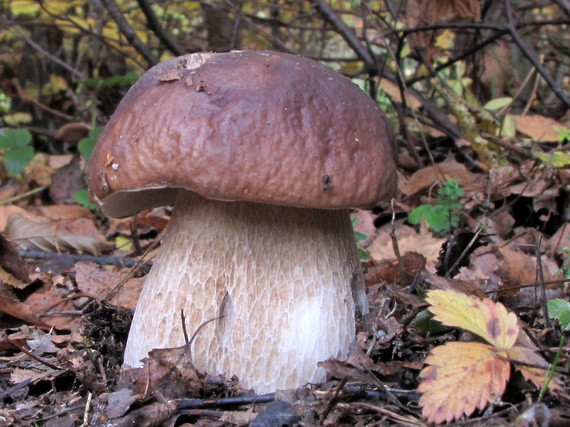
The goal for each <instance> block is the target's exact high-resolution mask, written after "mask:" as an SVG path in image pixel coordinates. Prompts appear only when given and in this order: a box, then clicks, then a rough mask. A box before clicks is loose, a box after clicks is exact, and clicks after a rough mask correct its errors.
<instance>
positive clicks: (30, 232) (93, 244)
mask: <svg viewBox="0 0 570 427" xmlns="http://www.w3.org/2000/svg"><path fill="white" fill-rule="evenodd" d="M4 234H5V235H6V237H7V238H8V239H10V240H12V241H15V242H18V243H19V244H21V245H22V246H24V247H29V246H32V245H34V246H36V247H38V248H40V249H42V250H44V251H47V252H81V253H88V254H98V253H100V252H101V251H103V250H105V249H111V248H112V247H113V245H112V244H109V243H108V242H105V241H104V240H102V239H101V238H99V239H98V238H95V237H92V236H82V235H78V234H70V233H67V232H65V231H63V230H60V229H58V228H57V227H54V226H51V225H49V224H42V223H37V222H34V221H31V220H29V219H28V218H26V217H24V216H22V215H20V214H13V215H10V217H9V218H8V221H7V223H6V228H5V230H4Z"/></svg>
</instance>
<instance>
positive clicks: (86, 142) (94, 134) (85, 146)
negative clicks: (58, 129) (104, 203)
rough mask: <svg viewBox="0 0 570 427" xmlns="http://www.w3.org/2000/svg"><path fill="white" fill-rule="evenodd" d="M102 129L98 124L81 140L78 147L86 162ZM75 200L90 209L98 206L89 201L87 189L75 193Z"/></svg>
mask: <svg viewBox="0 0 570 427" xmlns="http://www.w3.org/2000/svg"><path fill="white" fill-rule="evenodd" d="M102 131H103V127H102V126H96V127H94V128H93V129H91V131H89V135H88V136H87V138H83V139H82V140H81V141H79V144H78V145H77V149H78V150H79V153H80V154H81V155H82V156H83V158H84V159H85V161H86V162H88V161H89V159H90V158H91V153H92V152H93V148H94V147H95V144H96V143H97V138H99V134H100V133H101V132H102ZM75 200H76V201H77V203H79V204H80V205H81V206H84V207H86V208H89V209H96V208H97V205H95V204H93V203H91V202H90V201H89V194H88V192H87V190H78V191H77V192H76V193H75Z"/></svg>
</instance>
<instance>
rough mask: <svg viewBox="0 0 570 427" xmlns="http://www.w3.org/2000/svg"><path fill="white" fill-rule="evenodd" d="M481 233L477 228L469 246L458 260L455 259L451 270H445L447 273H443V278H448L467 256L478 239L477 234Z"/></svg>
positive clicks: (481, 228) (480, 228)
mask: <svg viewBox="0 0 570 427" xmlns="http://www.w3.org/2000/svg"><path fill="white" fill-rule="evenodd" d="M482 231H483V227H479V230H477V231H476V232H475V235H474V236H473V238H472V239H471V241H470V242H469V244H468V245H467V246H466V247H465V249H463V252H461V255H459V258H457V259H456V260H455V262H454V263H453V265H452V266H451V268H450V269H449V270H447V273H445V276H444V277H445V278H448V277H449V276H450V275H451V273H452V271H454V270H455V269H456V268H457V266H458V265H459V263H460V262H461V261H462V260H463V258H465V257H466V256H467V254H468V253H469V250H470V249H471V247H472V246H473V245H474V244H475V242H476V241H477V238H478V237H479V234H481V232H482Z"/></svg>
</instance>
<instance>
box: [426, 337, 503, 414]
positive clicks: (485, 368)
mask: <svg viewBox="0 0 570 427" xmlns="http://www.w3.org/2000/svg"><path fill="white" fill-rule="evenodd" d="M505 358H506V353H505V352H504V351H500V350H498V349H497V348H495V347H492V346H489V345H485V344H480V343H462V342H450V343H447V344H445V345H442V346H439V347H436V348H434V349H433V350H432V352H431V355H430V356H429V357H428V358H427V359H426V363H428V364H429V365H430V366H427V367H426V368H424V369H423V370H422V372H421V373H420V378H421V383H420V385H419V387H418V392H420V393H423V394H422V397H421V399H420V406H421V407H422V408H423V409H422V414H423V416H424V417H425V418H427V419H428V421H429V422H434V423H437V424H440V423H443V422H444V421H447V422H450V421H452V420H454V419H459V418H460V417H462V416H463V415H467V416H469V415H471V414H472V413H473V412H474V411H475V409H477V408H478V409H484V408H485V407H486V406H487V405H488V404H489V403H492V402H494V401H496V400H497V399H498V398H499V397H500V396H501V395H502V394H503V392H504V391H505V387H506V384H507V381H508V379H509V375H510V372H511V368H510V364H509V362H508V361H506V360H505Z"/></svg>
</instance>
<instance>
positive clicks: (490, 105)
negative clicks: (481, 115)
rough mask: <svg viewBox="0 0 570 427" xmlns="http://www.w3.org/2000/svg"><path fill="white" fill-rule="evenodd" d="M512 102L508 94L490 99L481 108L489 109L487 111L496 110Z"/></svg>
mask: <svg viewBox="0 0 570 427" xmlns="http://www.w3.org/2000/svg"><path fill="white" fill-rule="evenodd" d="M512 102H513V98H511V97H510V96H506V97H504V98H495V99H491V100H490V101H489V102H487V103H486V104H485V105H484V106H483V108H484V109H485V110H489V111H496V110H500V109H501V108H503V107H506V106H507V105H509V104H511V103H512Z"/></svg>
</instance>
